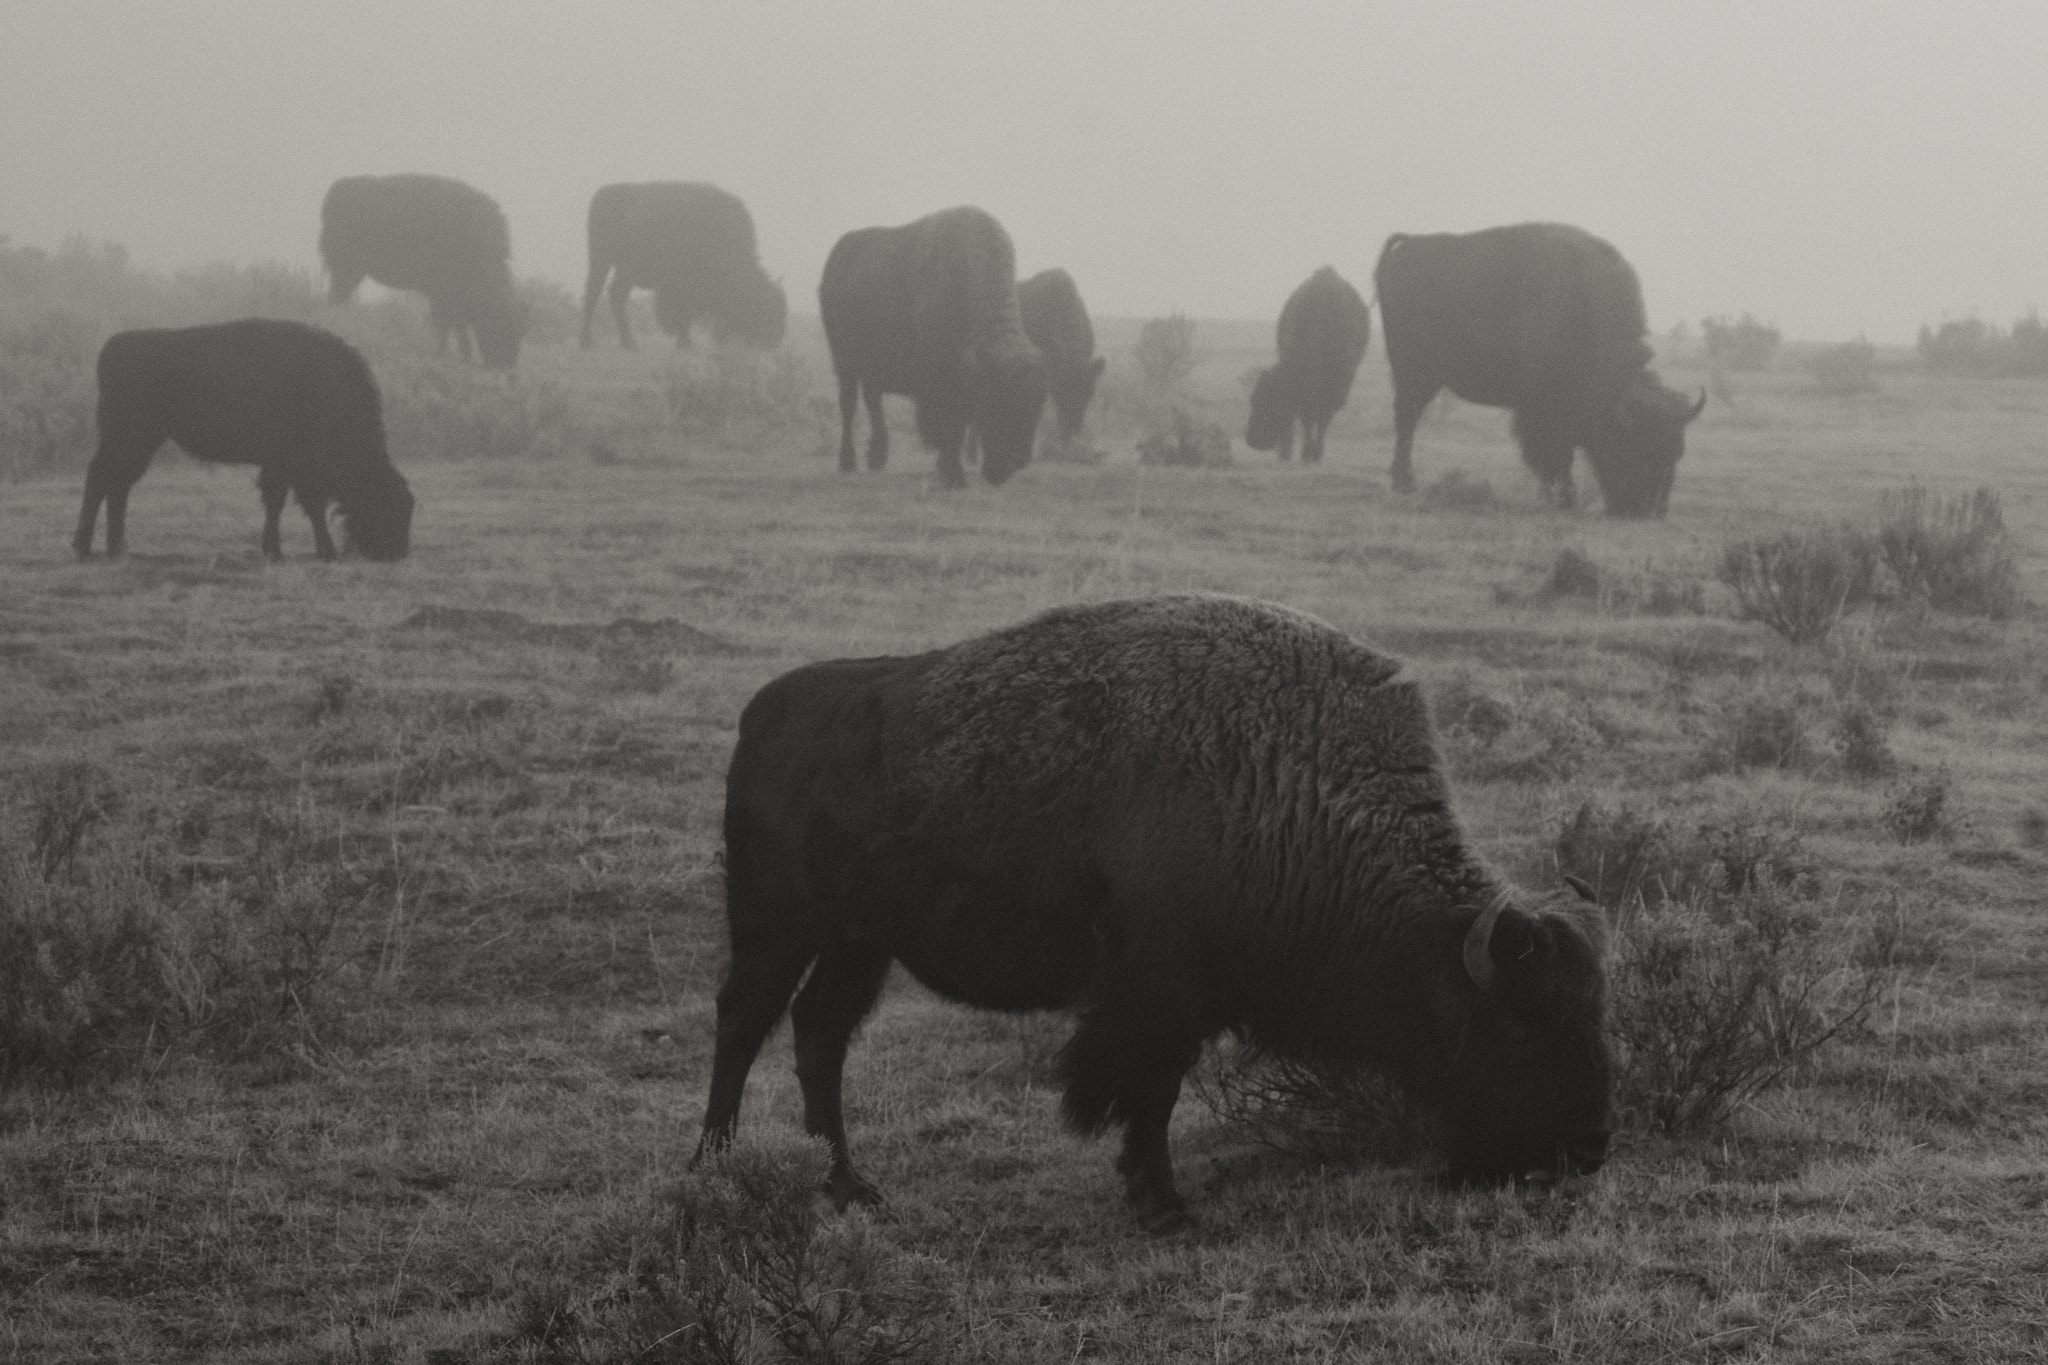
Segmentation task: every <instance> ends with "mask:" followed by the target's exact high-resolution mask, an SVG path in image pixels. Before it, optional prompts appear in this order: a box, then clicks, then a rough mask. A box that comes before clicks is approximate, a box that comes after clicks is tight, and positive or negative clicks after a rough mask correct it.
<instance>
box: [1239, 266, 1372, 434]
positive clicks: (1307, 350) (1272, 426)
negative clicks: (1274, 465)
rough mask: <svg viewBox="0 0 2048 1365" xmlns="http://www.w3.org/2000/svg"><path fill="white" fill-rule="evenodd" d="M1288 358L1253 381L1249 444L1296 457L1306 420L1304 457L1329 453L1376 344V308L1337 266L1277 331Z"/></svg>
mask: <svg viewBox="0 0 2048 1365" xmlns="http://www.w3.org/2000/svg"><path fill="white" fill-rule="evenodd" d="M1275 332H1276V340H1277V342H1278V349H1279V352H1280V361H1279V363H1278V364H1276V365H1274V366H1273V367H1272V368H1271V369H1267V370H1261V371H1260V372H1259V377H1258V380H1257V381H1256V382H1255V383H1254V384H1253V386H1252V412H1251V418H1250V420H1249V421H1248V422H1246V424H1245V429H1244V440H1245V444H1246V445H1248V446H1250V447H1251V448H1252V449H1253V450H1278V451H1279V452H1280V458H1281V459H1283V460H1285V459H1288V458H1291V457H1292V455H1293V454H1294V426H1295V423H1297V422H1299V423H1300V424H1301V458H1302V462H1303V463H1305V464H1315V463H1317V462H1318V461H1320V460H1321V459H1322V458H1323V437H1324V435H1325V433H1327V432H1328V431H1329V429H1330V419H1331V418H1332V417H1335V416H1336V415H1337V413H1338V412H1339V411H1340V410H1341V409H1342V408H1343V406H1344V405H1345V404H1346V403H1348V402H1350V401H1351V381H1352V379H1353V377H1355V376H1356V375H1357V374H1358V365H1359V362H1360V361H1362V360H1364V359H1365V352H1366V347H1367V346H1369V345H1370V344H1371V342H1372V310H1370V309H1369V308H1367V307H1366V306H1365V300H1364V299H1362V298H1360V297H1359V296H1358V291H1357V290H1356V289H1354V288H1352V287H1351V284H1350V282H1349V281H1347V280H1345V278H1344V277H1343V276H1341V275H1339V274H1338V273H1337V272H1336V271H1335V270H1333V269H1331V268H1330V267H1329V266H1324V267H1323V268H1322V269H1320V270H1318V271H1316V273H1315V274H1313V275H1311V276H1309V277H1308V278H1307V279H1306V280H1303V281H1302V282H1301V283H1300V284H1299V285H1298V286H1296V288H1295V290H1294V292H1293V293H1292V294H1289V295H1288V296H1287V303H1286V305H1285V306H1284V307H1282V308H1281V310H1280V323H1279V326H1278V327H1277V328H1276V329H1275Z"/></svg>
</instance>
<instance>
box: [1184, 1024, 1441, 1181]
mask: <svg viewBox="0 0 2048 1365" xmlns="http://www.w3.org/2000/svg"><path fill="white" fill-rule="evenodd" d="M1193 1084H1194V1089H1195V1094H1196V1096H1197V1098H1199V1099H1200V1100H1201V1101H1202V1102H1203V1103H1204V1104H1206V1105H1208V1107H1209V1109H1210V1111H1211V1112H1212V1113H1214V1114H1215V1115H1216V1116H1217V1117H1218V1118H1220V1119H1222V1120H1224V1121H1225V1122H1226V1123H1232V1124H1236V1125H1238V1126H1239V1127H1241V1128H1244V1129H1246V1130H1248V1131H1249V1132H1250V1133H1251V1134H1252V1136H1253V1137H1254V1138H1256V1139H1257V1140H1258V1141H1260V1142H1262V1143H1264V1144H1266V1145H1267V1146H1269V1147H1272V1148H1275V1149H1277V1150H1280V1151H1285V1152H1291V1153H1293V1154H1295V1155H1298V1156H1303V1157H1307V1158H1309V1159H1311V1160H1317V1161H1330V1162H1347V1163H1348V1162H1359V1161H1363V1162H1369V1163H1374V1164H1383V1165H1394V1164H1399V1163H1401V1162H1405V1161H1410V1160H1413V1159H1414V1158H1416V1157H1417V1156H1419V1155H1421V1154H1422V1153H1423V1152H1426V1151H1428V1150H1429V1149H1430V1148H1431V1147H1432V1146H1433V1145H1434V1138H1435V1128H1434V1124H1433V1123H1432V1122H1431V1120H1430V1117H1429V1116H1428V1114H1427V1113H1426V1112H1425V1111H1424V1110H1423V1109H1421V1108H1420V1107H1419V1106H1418V1105H1416V1104H1415V1103H1414V1102H1413V1101H1412V1100H1410V1099H1409V1098H1408V1095H1407V1093H1406V1092H1405V1091H1403V1090H1402V1089H1401V1087H1400V1086H1399V1085H1397V1084H1396V1083H1395V1082H1394V1081H1392V1080H1391V1079H1389V1078H1388V1077H1386V1076H1384V1075H1382V1074H1381V1073H1379V1072H1378V1071H1375V1070H1373V1069H1372V1068H1370V1067H1366V1066H1358V1065H1344V1064H1338V1063H1334V1062H1315V1061H1304V1060H1301V1059H1298V1058H1291V1057H1278V1056H1274V1055H1272V1054H1269V1053H1266V1052H1263V1051H1261V1050H1260V1049H1258V1048H1256V1047H1252V1046H1248V1045H1244V1044H1240V1043H1237V1042H1236V1041H1235V1040H1226V1041H1225V1042H1224V1043H1222V1044H1221V1045H1219V1046H1218V1047H1217V1049H1216V1050H1215V1052H1214V1053H1213V1054H1212V1055H1211V1056H1210V1058H1209V1059H1208V1062H1207V1064H1206V1065H1204V1066H1203V1067H1201V1068H1199V1069H1198V1070H1197V1071H1196V1072H1195V1075H1194V1078H1193Z"/></svg>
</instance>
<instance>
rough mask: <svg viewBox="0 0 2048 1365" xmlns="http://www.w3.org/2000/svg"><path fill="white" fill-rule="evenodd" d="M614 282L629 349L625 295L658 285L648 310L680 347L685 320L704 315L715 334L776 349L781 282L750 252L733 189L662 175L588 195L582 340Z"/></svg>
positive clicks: (749, 234) (586, 340)
mask: <svg viewBox="0 0 2048 1365" xmlns="http://www.w3.org/2000/svg"><path fill="white" fill-rule="evenodd" d="M607 277H610V280H611V303H612V316H613V317H614V318H616V319H618V323H619V344H620V345H622V346H624V347H625V348H626V349H627V350H629V351H630V350H632V349H633V328H632V325H631V323H629V322H628V321H627V319H626V299H627V297H628V296H629V295H630V294H631V293H632V292H633V291H634V290H635V289H652V290H653V291H654V315H655V320H656V321H658V322H659V323H660V324H661V326H662V328H663V330H665V331H666V332H668V333H669V334H670V335H671V336H673V337H675V339H676V343H677V344H678V345H681V346H687V345H689V344H690V326H691V324H692V323H694V322H696V321H697V320H698V319H700V318H702V319H705V320H707V321H709V322H710V324H711V332H712V335H713V336H714V337H715V338H717V339H718V340H720V341H740V342H744V343H746V344H747V345H749V346H779V345H781V344H782V332H783V328H784V326H785V324H786V323H787V321H788V318H789V303H788V301H787V300H786V299H785V298H784V297H783V294H782V286H781V285H779V284H777V283H776V282H775V281H774V280H771V279H769V278H768V276H767V274H766V273H765V272H763V271H762V269H761V262H760V259H759V257H758V256H757V255H756V254H755V246H754V220H753V218H751V217H750V216H749V215H748V213H747V206H746V205H745V204H742V203H741V202H740V201H739V198H738V197H737V196H736V195H731V194H728V193H726V192H725V191H724V190H722V189H720V188H718V187H717V186H716V185H699V184H689V183H685V182H682V181H674V180H660V181H654V182H651V183H648V184H643V185H606V186H605V187H604V188H603V189H601V190H599V191H598V192H597V193H596V194H594V195H592V196H591V197H590V278H589V279H588V280H587V281H586V282H585V284H584V286H583V347H584V349H585V350H588V349H589V348H590V325H591V321H592V319H593V318H594V317H595V316H596V314H597V296H598V295H599V294H600V293H602V292H604V288H605V280H606V278H607Z"/></svg>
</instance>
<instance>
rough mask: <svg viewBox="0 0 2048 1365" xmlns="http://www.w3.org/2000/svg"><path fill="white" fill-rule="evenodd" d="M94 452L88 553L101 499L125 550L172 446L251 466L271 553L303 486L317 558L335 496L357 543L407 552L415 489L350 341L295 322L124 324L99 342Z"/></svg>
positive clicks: (113, 550) (328, 553) (110, 533)
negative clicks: (159, 456) (133, 499)
mask: <svg viewBox="0 0 2048 1365" xmlns="http://www.w3.org/2000/svg"><path fill="white" fill-rule="evenodd" d="M99 381H100V402H99V432H100V443H99V449H98V450H97V451H96V452H95V453H94V455H93V457H92V463H91V464H90V465H88V466H87V467H86V471H85V503H84V506H82V507H81V508H80V509H79V513H78V531H77V534H76V535H74V536H73V537H72V540H71V544H72V548H73V549H75V550H77V551H78V553H79V555H80V557H84V556H86V555H89V554H91V553H92V542H93V533H94V530H95V528H96V523H97V522H98V520H99V511H100V504H101V503H105V504H106V508H107V553H108V554H109V555H119V554H120V553H121V552H122V551H123V549H124V548H125V542H126V539H127V522H128V492H129V490H130V489H132V488H133V487H134V486H135V482H136V480H138V479H140V478H141V477H142V475H143V473H144V472H145V471H146V470H147V469H148V468H149V462H150V460H151V459H152V458H153V457H154V456H155V455H156V452H157V449H158V447H160V446H162V445H163V443H164V442H165V441H166V440H171V441H176V442H177V443H178V445H179V446H181V447H182V448H183V449H184V450H185V451H186V452H187V453H188V454H190V455H193V456H195V457H197V458H199V459H201V460H205V461H206V462H207V463H209V464H252V465H255V466H256V467H257V475H256V486H257V488H258V489H259V490H261V492H262V494H263V553H265V554H266V555H269V556H270V557H271V558H272V559H276V558H277V557H278V555H279V553H280V546H279V542H278V526H277V523H278V518H279V516H281V515H282V514H283V512H284V503H285V497H286V495H288V494H293V493H296V494H297V495H298V499H299V506H300V507H301V508H303V509H304V510H305V513H306V519H307V520H308V521H310V522H312V523H313V543H314V545H315V546H317V547H318V549H319V552H320V557H321V558H322V559H333V558H334V553H335V552H334V539H333V537H332V536H331V535H330V534H329V533H328V530H327V508H328V504H329V503H333V504H335V505H337V506H338V507H339V509H340V514H341V521H342V529H343V533H344V536H345V538H346V540H347V543H348V545H349V547H350V548H351V549H352V550H354V551H355V552H356V553H358V554H360V555H362V556H363V557H364V558H366V559H386V560H389V559H403V558H404V557H405V554H406V551H407V550H408V549H409V548H410V546H411V535H412V508H413V498H412V490H411V489H409V488H408V487H406V483H405V477H404V476H403V475H402V474H400V473H399V472H398V471H397V470H396V469H393V468H392V467H391V457H390V456H389V455H388V454H386V452H385V449H384V411H383V406H382V404H381V403H380V402H379V400H378V397H377V381H376V380H375V379H373V378H371V377H370V367H369V366H368V365H366V364H364V363H363V358H362V356H360V355H358V354H357V353H356V350H355V348H354V347H352V346H350V345H349V344H348V343H347V342H345V341H343V340H342V339H341V338H340V337H338V336H335V335H334V334H332V333H331V332H323V331H321V330H320V329H319V328H317V327H308V326H306V325H305V324H304V323H300V322H281V321H277V320H275V319H271V318H245V319H243V320H242V321H240V322H219V323H214V324H212V325H210V326H206V327H180V328H174V329H163V328H154V329H150V330H146V331H138V332H120V333H117V334H116V335H114V336H111V337H109V338H108V339H107V344H106V345H104V346H102V347H101V348H100V359H99Z"/></svg>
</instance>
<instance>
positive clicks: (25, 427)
mask: <svg viewBox="0 0 2048 1365" xmlns="http://www.w3.org/2000/svg"><path fill="white" fill-rule="evenodd" d="M96 340H97V339H96V337H95V336H94V333H93V328H92V325H91V324H90V323H88V322H87V321H86V320H85V319H83V318H81V317H79V316H78V315H77V314H75V313H70V312H66V311H62V310H56V309H53V310H51V311H49V312H46V313H43V314H42V315H41V316H40V317H37V318H34V319H32V320H31V321H29V322H27V323H25V324H22V325H19V326H13V327H10V328H8V329H7V330H6V331H4V332H0V451H4V452H5V453H6V459H7V461H8V464H7V477H8V478H9V480H10V481H15V480H20V479H25V478H28V477H30V476H31V475H36V474H47V473H51V472H53V471H56V470H59V469H63V468H65V467H67V466H70V465H74V464H76V463H78V462H79V461H81V460H82V459H84V458H85V456H86V454H87V452H88V451H89V450H90V449H91V446H92V431H93V404H94V398H95V386H94V379H93V354H94V351H95V348H96Z"/></svg>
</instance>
